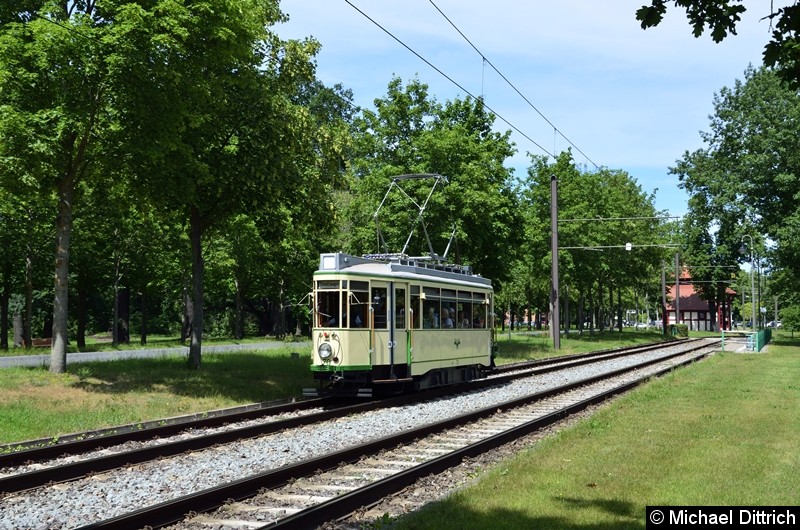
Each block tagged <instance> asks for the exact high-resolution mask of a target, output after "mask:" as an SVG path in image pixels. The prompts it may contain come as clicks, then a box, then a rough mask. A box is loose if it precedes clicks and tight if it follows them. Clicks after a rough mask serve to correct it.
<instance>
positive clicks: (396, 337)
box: [370, 281, 411, 382]
mask: <svg viewBox="0 0 800 530" xmlns="http://www.w3.org/2000/svg"><path fill="white" fill-rule="evenodd" d="M407 294H408V284H406V283H402V282H375V281H373V282H372V290H371V292H370V296H371V313H372V318H373V319H374V320H373V330H374V333H373V336H374V339H373V341H374V342H373V349H374V353H373V355H372V366H373V380H375V381H376V382H377V381H380V380H394V379H406V378H408V377H410V373H411V368H410V359H409V355H408V325H409V324H410V319H409V318H408V314H407V313H408V304H407V299H406V296H407Z"/></svg>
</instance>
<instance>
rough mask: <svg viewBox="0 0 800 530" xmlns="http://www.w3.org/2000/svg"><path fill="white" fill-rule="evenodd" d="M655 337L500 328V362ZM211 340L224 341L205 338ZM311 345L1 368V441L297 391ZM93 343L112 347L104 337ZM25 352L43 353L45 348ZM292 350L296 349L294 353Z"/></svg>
mask: <svg viewBox="0 0 800 530" xmlns="http://www.w3.org/2000/svg"><path fill="white" fill-rule="evenodd" d="M659 337H660V335H658V334H655V333H644V332H634V331H631V332H626V333H623V334H622V336H620V335H619V334H616V333H606V334H603V335H599V334H597V335H593V336H590V335H588V334H585V335H584V336H582V337H580V338H579V337H578V336H577V335H574V336H572V338H566V339H564V340H562V349H561V350H559V351H557V352H556V351H553V349H552V343H551V342H550V341H549V339H548V338H547V336H546V335H544V336H537V335H531V334H527V333H514V334H512V336H511V339H509V338H508V336H507V335H505V334H499V335H498V342H499V349H498V353H499V356H498V362H499V363H508V362H518V361H521V360H525V359H534V358H542V357H548V356H553V355H566V354H569V353H576V352H582V351H591V350H598V349H606V348H613V347H617V346H622V345H630V344H633V343H637V342H652V341H655V340H658V339H659ZM215 342H216V343H218V342H224V341H204V344H205V345H209V344H214V343H215ZM227 342H228V343H231V341H227ZM149 344H150V345H151V346H158V347H169V346H178V345H180V343H179V342H178V340H177V339H176V338H175V337H158V338H157V339H155V338H154V340H151V341H149ZM309 344H310V343H309V342H308V341H301V342H296V343H291V342H287V343H286V346H285V347H283V348H279V349H276V350H269V351H266V352H265V351H252V352H241V353H225V354H209V353H204V354H203V364H202V367H201V369H200V370H199V371H192V370H189V369H188V368H187V365H186V360H185V358H184V357H182V356H176V357H171V358H159V359H131V360H119V361H113V362H93V363H73V364H69V363H68V365H67V373H66V374H51V373H49V372H48V371H47V369H46V368H42V367H38V368H7V369H0V426H2V429H0V444H2V443H11V442H18V441H24V440H31V439H38V438H50V437H57V436H59V435H63V434H70V433H74V432H79V431H85V430H91V429H97V428H103V427H111V426H115V425H121V424H127V423H135V422H139V421H147V420H155V419H159V418H166V417H170V416H177V415H182V414H191V413H195V412H202V411H205V410H213V409H219V408H224V407H232V406H236V405H242V404H246V403H253V402H261V401H270V400H274V399H281V398H285V397H291V396H299V395H301V393H302V389H303V388H304V387H315V386H316V383H315V382H314V381H313V380H312V378H311V372H310V369H309V365H310V363H311V358H310V355H311V353H310V346H309ZM135 347H137V345H136V344H131V345H124V346H120V347H119V349H127V348H135ZM96 349H98V350H107V349H111V346H110V344H107V343H103V344H101V345H99V346H98V347H97V348H96ZM15 351H16V352H18V350H11V353H14V352H15ZM28 352H29V353H42V354H46V353H47V352H48V350H47V349H42V348H35V349H33V350H28ZM292 352H296V353H298V354H299V356H294V357H293V356H292V355H291V353H292Z"/></svg>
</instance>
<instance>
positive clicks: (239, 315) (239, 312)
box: [233, 279, 244, 340]
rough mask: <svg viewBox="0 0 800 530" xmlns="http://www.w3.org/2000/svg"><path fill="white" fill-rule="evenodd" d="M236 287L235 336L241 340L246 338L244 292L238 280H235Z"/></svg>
mask: <svg viewBox="0 0 800 530" xmlns="http://www.w3.org/2000/svg"><path fill="white" fill-rule="evenodd" d="M234 285H235V286H236V301H235V304H236V315H235V317H234V321H235V327H234V331H233V336H234V338H235V339H237V340H241V339H243V338H244V302H243V300H244V292H243V289H242V284H241V283H240V282H239V280H238V279H234Z"/></svg>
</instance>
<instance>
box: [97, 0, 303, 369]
mask: <svg viewBox="0 0 800 530" xmlns="http://www.w3.org/2000/svg"><path fill="white" fill-rule="evenodd" d="M118 16H119V18H121V19H124V20H126V21H127V20H136V21H137V23H136V24H135V25H133V24H131V25H124V26H122V27H121V28H120V33H119V37H120V41H119V42H120V45H119V48H118V50H119V51H118V55H116V56H114V57H113V58H112V59H111V62H112V64H113V69H114V72H115V78H114V80H115V86H116V87H117V91H118V94H120V102H119V105H120V109H121V110H120V118H121V123H124V124H125V127H124V129H121V131H120V133H121V134H120V136H119V140H118V141H119V148H120V152H122V153H128V155H129V156H128V157H127V158H126V160H127V162H128V163H129V167H130V171H131V173H132V174H133V178H134V180H135V182H136V183H137V184H138V185H139V186H140V189H141V190H142V191H143V192H144V193H145V194H146V195H147V196H148V197H149V199H150V200H151V201H153V202H154V203H155V204H158V205H159V206H160V207H161V208H163V209H165V210H173V211H179V212H182V214H183V215H184V216H185V218H186V219H187V220H188V227H189V240H190V242H191V248H192V293H193V304H192V305H193V315H192V319H191V342H190V347H189V358H190V365H191V366H193V367H195V368H198V367H199V366H200V360H201V357H200V355H201V342H202V331H203V274H204V259H203V252H202V240H203V236H204V234H205V233H206V232H207V231H208V230H209V229H210V228H212V227H213V226H214V225H215V224H221V223H223V222H224V221H225V220H226V219H228V218H230V217H232V216H234V215H236V214H238V213H242V212H246V211H258V210H267V211H270V210H271V209H272V208H274V207H275V205H277V204H279V203H280V201H281V200H284V199H286V198H287V197H291V195H292V193H293V191H294V190H298V189H300V188H302V186H303V184H304V182H303V174H302V172H301V168H300V165H299V164H298V160H299V159H300V158H302V157H303V155H304V154H305V153H307V152H308V149H309V148H308V146H310V142H307V139H308V138H309V137H310V135H311V132H310V131H311V130H312V123H311V120H310V119H309V114H308V112H307V110H305V109H304V108H303V107H301V106H299V105H295V104H293V102H292V99H291V97H292V96H293V95H294V94H296V93H297V92H298V90H299V87H300V86H301V85H302V84H303V83H306V82H307V81H308V80H309V79H311V78H312V75H313V64H312V63H311V61H310V58H311V57H312V56H313V54H314V53H316V50H317V48H318V45H317V43H316V42H314V41H304V42H298V41H286V42H283V41H280V40H279V39H278V38H277V37H276V36H275V35H274V34H273V33H271V32H270V31H269V30H268V29H267V28H268V27H269V26H271V25H272V24H275V23H277V22H279V21H281V20H283V15H282V14H281V12H280V10H279V9H278V5H277V2H275V1H274V0H247V1H244V2H243V1H241V0H214V1H213V2H212V1H210V0H207V1H199V0H198V1H194V2H186V3H185V4H184V3H177V2H173V1H171V0H163V1H156V2H154V3H152V5H149V4H147V5H140V4H127V5H125V6H123V8H122V9H121V10H120V13H119V15H118ZM143 136H144V137H147V138H149V139H150V142H148V143H142V142H141V141H140V139H141V138H142V137H143Z"/></svg>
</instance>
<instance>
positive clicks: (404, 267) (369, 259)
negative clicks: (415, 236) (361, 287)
mask: <svg viewBox="0 0 800 530" xmlns="http://www.w3.org/2000/svg"><path fill="white" fill-rule="evenodd" d="M317 271H318V272H360V273H367V274H376V275H378V274H379V275H392V274H398V273H401V274H402V273H405V274H411V275H417V276H423V277H429V278H430V279H444V280H455V281H460V282H466V283H471V284H478V285H481V286H484V287H491V286H492V281H491V280H490V279H489V278H484V277H483V276H481V275H479V274H474V273H473V272H472V267H469V266H466V265H454V264H446V263H437V262H434V261H430V260H424V259H421V258H412V257H408V256H399V255H395V254H390V255H367V256H362V257H359V256H351V255H350V254H345V253H343V252H331V253H326V254H320V259H319V269H317Z"/></svg>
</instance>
